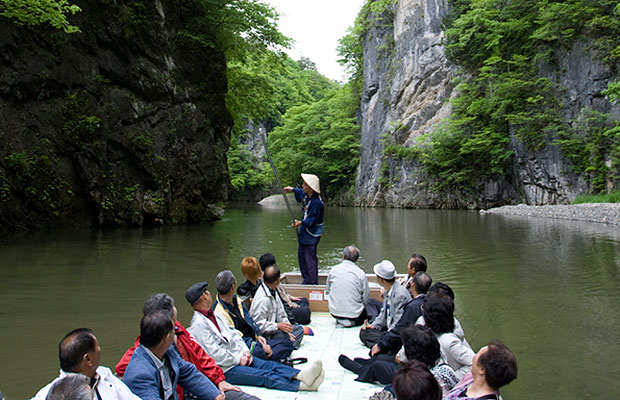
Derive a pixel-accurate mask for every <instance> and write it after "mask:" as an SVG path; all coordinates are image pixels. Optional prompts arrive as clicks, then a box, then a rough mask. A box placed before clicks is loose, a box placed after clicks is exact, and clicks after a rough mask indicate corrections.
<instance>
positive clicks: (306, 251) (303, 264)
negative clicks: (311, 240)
mask: <svg viewBox="0 0 620 400" xmlns="http://www.w3.org/2000/svg"><path fill="white" fill-rule="evenodd" d="M317 245H318V243H317V244H315V245H304V244H301V243H300V244H299V247H298V248H297V260H298V261H299V270H300V271H301V276H302V277H303V278H304V281H303V282H302V284H303V285H316V284H318V283H319V260H318V259H317V257H316V247H317Z"/></svg>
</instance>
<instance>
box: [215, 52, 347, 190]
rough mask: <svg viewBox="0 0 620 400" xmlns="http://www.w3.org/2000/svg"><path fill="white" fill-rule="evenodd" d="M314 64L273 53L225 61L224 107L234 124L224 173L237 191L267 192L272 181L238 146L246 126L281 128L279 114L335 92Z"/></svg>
mask: <svg viewBox="0 0 620 400" xmlns="http://www.w3.org/2000/svg"><path fill="white" fill-rule="evenodd" d="M313 65H314V63H313V62H312V61H311V60H308V59H302V60H300V61H298V62H295V61H293V60H292V59H291V58H290V57H288V56H286V55H283V54H279V53H275V52H265V53H263V54H254V55H248V56H247V57H246V58H245V60H244V61H243V62H241V61H236V62H229V64H228V80H229V91H228V95H227V105H228V108H229V109H230V111H231V113H232V115H233V119H234V121H235V123H234V129H233V137H232V140H231V146H230V149H229V151H228V169H229V173H230V176H231V183H232V185H233V188H234V189H235V190H236V191H238V192H242V191H244V190H252V189H256V188H262V187H266V186H267V185H268V184H269V183H271V182H272V181H273V179H274V177H273V174H272V172H271V168H270V167H269V165H268V164H266V163H265V162H261V160H258V159H256V157H254V156H253V155H252V154H250V153H249V151H248V150H247V149H246V148H245V146H243V145H240V144H239V141H240V140H243V138H244V137H245V136H247V135H248V134H249V133H250V132H247V126H248V122H250V121H252V122H256V123H259V122H260V123H262V124H263V125H266V126H268V127H275V126H278V125H281V124H282V121H283V119H282V118H283V115H284V114H285V113H286V112H287V110H289V109H290V108H291V107H294V106H299V105H303V104H311V103H313V102H316V101H319V100H321V99H323V98H324V97H326V96H330V95H332V93H333V91H334V89H335V88H337V87H338V85H337V84H336V83H334V82H332V81H330V80H329V79H328V78H326V77H324V76H323V75H321V74H320V73H319V72H318V71H317V70H316V68H315V67H313ZM272 151H273V150H272Z"/></svg>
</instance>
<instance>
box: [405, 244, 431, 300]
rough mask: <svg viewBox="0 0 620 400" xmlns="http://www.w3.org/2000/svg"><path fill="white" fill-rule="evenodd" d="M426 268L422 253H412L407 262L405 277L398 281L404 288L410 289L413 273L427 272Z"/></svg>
mask: <svg viewBox="0 0 620 400" xmlns="http://www.w3.org/2000/svg"><path fill="white" fill-rule="evenodd" d="M427 269H428V266H427V264H426V258H424V256H423V255H422V254H417V253H413V254H412V255H411V258H410V259H409V262H408V263H407V277H405V278H402V279H399V280H398V282H399V283H400V284H401V285H403V286H404V287H405V289H407V290H409V291H411V286H412V285H413V277H414V276H415V274H417V273H418V272H427V271H426V270H427Z"/></svg>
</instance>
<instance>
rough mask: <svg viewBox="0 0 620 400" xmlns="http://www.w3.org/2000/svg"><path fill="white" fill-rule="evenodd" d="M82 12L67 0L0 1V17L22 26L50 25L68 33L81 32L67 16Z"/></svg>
mask: <svg viewBox="0 0 620 400" xmlns="http://www.w3.org/2000/svg"><path fill="white" fill-rule="evenodd" d="M79 11H81V10H80V7H78V6H76V5H75V4H70V3H69V2H68V1H67V0H0V15H1V16H3V17H7V18H10V19H12V20H14V21H15V22H16V23H18V24H20V25H41V24H49V25H51V26H53V27H54V28H56V29H62V30H63V31H65V32H67V33H73V32H79V31H80V29H79V28H78V27H77V26H74V25H71V24H70V23H69V21H68V20H67V16H69V15H73V14H75V13H77V12H79Z"/></svg>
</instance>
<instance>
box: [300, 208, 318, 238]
mask: <svg viewBox="0 0 620 400" xmlns="http://www.w3.org/2000/svg"><path fill="white" fill-rule="evenodd" d="M319 206H320V205H319V201H318V200H313V201H311V202H310V204H308V210H307V211H308V212H307V213H306V218H304V219H303V220H301V227H302V228H308V229H309V230H310V231H312V229H314V226H315V225H316V224H317V222H318V218H319Z"/></svg>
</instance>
